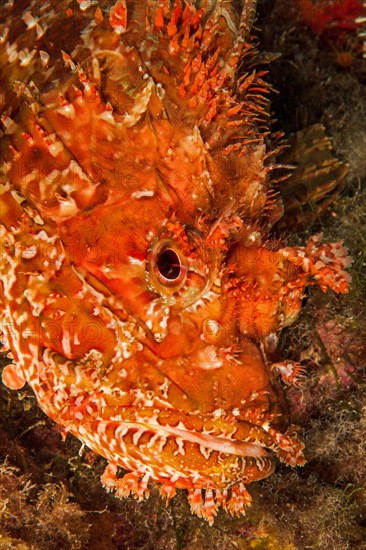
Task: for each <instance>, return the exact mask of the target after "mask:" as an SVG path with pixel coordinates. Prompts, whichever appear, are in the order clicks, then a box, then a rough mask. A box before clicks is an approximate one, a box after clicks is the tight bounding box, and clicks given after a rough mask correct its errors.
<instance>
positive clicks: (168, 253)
mask: <svg viewBox="0 0 366 550" xmlns="http://www.w3.org/2000/svg"><path fill="white" fill-rule="evenodd" d="M157 268H158V270H159V273H160V275H162V276H163V277H165V279H168V280H169V281H174V280H175V279H178V277H179V275H180V271H181V265H180V261H179V257H178V254H176V253H175V252H174V250H172V249H171V248H167V249H166V250H164V251H163V252H162V253H161V254H160V255H159V258H158V261H157Z"/></svg>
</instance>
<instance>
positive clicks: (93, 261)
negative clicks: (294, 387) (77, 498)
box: [0, 0, 350, 523]
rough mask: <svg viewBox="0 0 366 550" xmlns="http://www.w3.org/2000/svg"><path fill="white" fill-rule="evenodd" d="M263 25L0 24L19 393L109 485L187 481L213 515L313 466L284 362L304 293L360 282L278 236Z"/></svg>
mask: <svg viewBox="0 0 366 550" xmlns="http://www.w3.org/2000/svg"><path fill="white" fill-rule="evenodd" d="M254 16H255V2H254V1H252V0H250V1H245V2H243V3H242V5H240V2H233V3H231V2H226V1H225V2H224V1H219V0H218V1H216V2H209V1H207V2H206V1H204V0H203V1H202V2H193V1H185V2H181V1H180V0H175V1H174V2H168V1H167V0H157V1H153V0H148V1H146V2H132V1H131V2H129V1H124V0H119V1H118V2H116V3H113V2H108V1H100V2H88V1H78V2H74V1H70V2H66V3H64V4H62V5H61V6H60V5H59V4H58V3H56V2H54V1H53V0H52V1H51V0H50V1H48V2H45V3H44V2H39V1H38V0H33V1H21V2H16V3H12V2H8V3H7V4H6V5H5V6H4V8H3V15H2V23H1V33H0V35H1V37H2V38H1V48H0V61H1V72H0V79H1V84H2V90H3V91H2V94H1V97H0V101H1V113H2V118H1V120H2V135H1V143H0V146H1V151H2V176H1V182H2V184H1V199H2V209H1V215H0V222H1V252H2V262H1V286H0V307H1V319H2V321H1V322H2V324H1V328H2V332H3V340H4V344H5V347H7V348H8V349H9V350H11V353H12V355H13V362H12V363H11V364H10V365H8V366H6V367H5V369H4V371H3V381H4V383H5V384H6V385H8V386H9V387H11V388H13V389H19V388H21V387H22V386H23V385H24V384H25V383H26V382H28V383H29V384H30V385H31V387H32V388H33V390H34V392H35V394H36V396H37V399H38V402H39V404H40V407H41V408H42V409H43V410H44V411H45V413H46V414H47V415H48V416H50V417H51V418H52V419H54V420H55V421H56V422H58V423H59V424H60V425H61V426H62V427H63V429H64V430H65V432H66V431H69V432H71V433H73V434H74V435H76V437H78V438H79V439H80V440H81V441H82V442H83V443H85V444H86V445H88V446H89V447H90V448H91V449H93V450H94V451H95V452H97V453H99V454H101V455H103V456H104V457H105V458H106V459H107V460H108V462H109V465H108V467H107V469H106V471H105V473H104V475H103V476H102V481H103V484H104V485H105V487H106V488H107V490H115V491H116V494H117V496H120V497H124V496H127V495H128V494H130V493H132V494H134V495H135V496H136V498H139V499H142V498H147V496H148V483H149V482H150V481H152V482H158V483H160V484H161V493H162V495H163V496H164V497H165V498H166V499H167V501H168V500H169V499H170V498H172V497H173V496H174V494H175V492H176V489H187V490H188V499H189V502H190V505H191V508H192V511H193V512H194V513H196V514H198V515H199V516H201V517H203V518H205V519H206V520H208V521H209V522H210V523H212V522H213V520H214V516H215V514H216V512H217V509H218V508H219V507H220V506H223V507H224V509H226V510H227V511H228V512H230V513H231V514H238V515H240V514H243V513H244V512H245V507H246V506H248V505H250V496H249V495H248V493H247V490H246V488H245V486H244V484H247V483H250V482H251V481H255V480H258V479H261V478H263V477H265V476H267V475H269V474H270V473H271V472H272V471H273V469H274V465H275V461H274V457H275V456H276V455H277V456H278V457H279V458H280V459H281V460H283V461H284V462H285V463H286V464H289V465H291V466H295V465H297V464H298V465H301V464H303V463H304V457H303V454H302V448H303V444H302V443H301V442H300V441H299V440H298V439H297V436H296V433H295V427H294V426H292V425H291V424H290V420H289V418H287V415H286V410H287V409H286V407H285V406H284V395H283V392H282V387H281V385H280V383H279V381H278V379H277V377H276V376H277V374H276V373H278V372H280V373H281V372H282V373H283V376H284V379H285V381H286V383H289V381H291V379H292V378H293V379H294V380H293V381H294V382H296V380H295V379H296V376H292V374H293V373H292V371H291V368H290V367H289V365H288V364H285V363H280V364H278V366H276V364H271V362H270V360H269V359H268V357H267V355H268V350H271V351H273V346H274V345H275V342H276V340H277V336H276V335H277V333H278V332H279V331H280V330H281V329H282V328H283V327H285V326H287V325H289V324H291V323H292V322H293V321H294V320H295V319H296V317H297V315H298V312H299V310H300V307H301V299H302V297H303V293H304V289H305V287H306V286H307V285H309V284H319V285H320V286H321V288H322V289H323V290H324V291H325V290H327V288H331V289H332V290H334V291H336V292H346V291H347V287H348V282H349V276H348V275H347V273H346V272H345V271H344V269H345V268H346V267H347V266H348V265H349V262H350V260H349V258H348V256H347V252H346V250H345V248H344V247H342V246H341V244H340V243H330V244H329V243H325V244H322V243H321V239H320V236H313V237H311V238H310V239H309V241H308V243H307V245H306V246H304V247H298V248H290V247H285V246H282V247H281V245H280V244H278V242H276V243H272V242H271V241H270V239H269V237H268V230H269V229H270V227H271V225H272V224H273V223H275V222H276V221H277V220H278V219H279V218H280V216H281V213H282V206H281V201H280V199H279V197H278V195H277V193H276V192H275V191H274V190H273V187H272V183H271V178H270V176H271V174H272V172H273V171H274V169H275V164H274V160H273V159H274V158H275V151H274V149H273V146H272V148H271V146H270V142H271V141H273V140H274V139H275V136H271V134H270V129H269V122H270V121H269V114H268V112H269V109H268V91H269V89H270V88H269V86H268V84H266V82H265V71H263V70H262V68H261V67H260V65H258V60H257V53H256V50H255V47H254V45H253V39H252V38H251V36H250V29H251V25H252V22H253V19H254ZM296 372H299V373H300V372H301V367H298V366H297V367H296ZM119 466H120V467H123V468H125V469H126V470H128V471H129V473H128V474H126V475H125V477H123V478H119V477H118V475H117V474H118V471H117V468H118V467H119Z"/></svg>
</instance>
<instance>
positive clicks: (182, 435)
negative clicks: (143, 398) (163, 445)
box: [120, 422, 268, 459]
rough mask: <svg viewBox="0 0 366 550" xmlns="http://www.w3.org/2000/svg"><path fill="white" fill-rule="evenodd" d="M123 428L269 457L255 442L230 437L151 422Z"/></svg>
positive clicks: (131, 424) (225, 452)
mask: <svg viewBox="0 0 366 550" xmlns="http://www.w3.org/2000/svg"><path fill="white" fill-rule="evenodd" d="M120 426H121V428H122V427H123V426H125V427H126V428H127V429H130V428H131V427H136V428H137V429H138V431H141V432H143V431H145V430H146V431H151V432H155V433H156V434H160V435H166V436H173V437H175V438H177V439H181V440H184V441H189V442H191V443H196V444H198V445H202V446H204V447H205V448H207V449H210V450H213V451H218V452H221V453H224V454H231V455H235V456H242V457H253V458H256V459H257V458H261V457H264V456H267V455H268V451H267V449H266V448H265V447H264V446H262V445H260V444H258V443H253V442H247V441H245V440H237V439H230V438H229V437H223V436H218V435H211V434H208V433H203V432H197V431H193V430H187V429H182V428H177V427H174V426H170V425H165V426H163V425H161V424H155V423H150V422H146V423H145V422H121V423H120Z"/></svg>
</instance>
